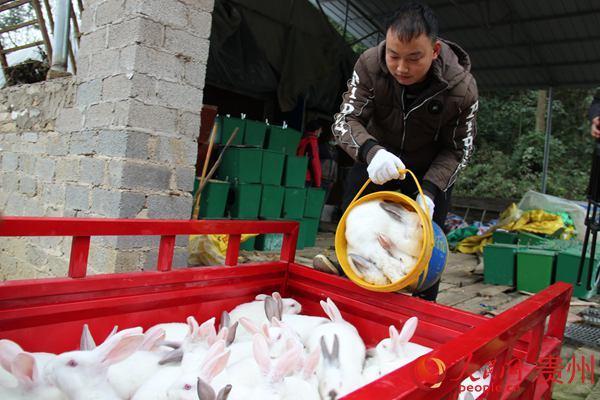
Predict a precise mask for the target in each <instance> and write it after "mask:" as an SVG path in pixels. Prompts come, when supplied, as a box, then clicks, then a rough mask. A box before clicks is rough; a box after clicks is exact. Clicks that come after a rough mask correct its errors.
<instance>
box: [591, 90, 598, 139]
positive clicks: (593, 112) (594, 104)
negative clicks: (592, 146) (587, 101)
mask: <svg viewBox="0 0 600 400" xmlns="http://www.w3.org/2000/svg"><path fill="white" fill-rule="evenodd" d="M589 114H590V121H592V131H591V133H592V136H593V137H595V138H596V139H600V89H599V90H597V91H596V94H595V95H594V100H593V101H592V105H591V106H590V113H589Z"/></svg>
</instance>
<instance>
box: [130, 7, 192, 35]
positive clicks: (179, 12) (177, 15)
mask: <svg viewBox="0 0 600 400" xmlns="http://www.w3.org/2000/svg"><path fill="white" fill-rule="evenodd" d="M138 11H139V12H140V13H141V14H144V15H147V16H148V17H150V18H151V19H153V20H155V21H158V22H161V23H163V24H164V25H166V26H175V27H180V28H183V27H185V26H186V24H187V18H186V14H187V11H188V10H187V7H186V6H185V5H184V4H182V3H180V2H178V1H174V0H168V1H164V0H144V1H142V2H141V3H140V4H139V6H138Z"/></svg>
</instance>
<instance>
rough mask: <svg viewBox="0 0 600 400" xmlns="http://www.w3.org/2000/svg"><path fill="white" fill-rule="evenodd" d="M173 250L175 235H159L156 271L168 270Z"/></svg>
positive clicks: (171, 262) (171, 261)
mask: <svg viewBox="0 0 600 400" xmlns="http://www.w3.org/2000/svg"><path fill="white" fill-rule="evenodd" d="M174 251H175V235H169V236H161V237H160V245H159V248H158V262H157V265H156V269H157V270H158V271H163V272H166V271H170V270H171V266H172V264H173V253H174Z"/></svg>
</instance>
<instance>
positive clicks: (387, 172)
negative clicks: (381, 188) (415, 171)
mask: <svg viewBox="0 0 600 400" xmlns="http://www.w3.org/2000/svg"><path fill="white" fill-rule="evenodd" d="M404 168H406V167H405V166H404V163H403V162H402V160H400V159H399V158H398V157H396V156H395V155H393V154H392V153H390V152H389V151H387V150H384V149H380V150H379V151H377V153H375V157H373V159H372V160H371V162H370V163H369V166H368V167H367V172H368V173H369V178H370V179H371V180H372V181H373V183H375V184H377V185H383V184H384V183H386V182H387V181H391V180H392V179H398V178H400V179H404V178H405V174H402V176H400V173H399V172H398V170H399V169H404Z"/></svg>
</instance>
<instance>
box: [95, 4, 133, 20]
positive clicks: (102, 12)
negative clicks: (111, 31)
mask: <svg viewBox="0 0 600 400" xmlns="http://www.w3.org/2000/svg"><path fill="white" fill-rule="evenodd" d="M124 3H125V2H124V1H123V0H106V1H104V2H102V3H100V4H98V8H96V16H95V18H94V21H95V22H96V26H103V25H106V24H112V23H115V22H117V21H119V20H121V19H123V17H124V16H125V15H126V14H125V4H124Z"/></svg>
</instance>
